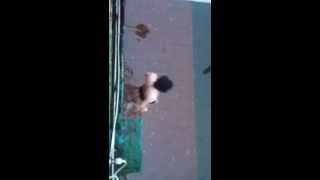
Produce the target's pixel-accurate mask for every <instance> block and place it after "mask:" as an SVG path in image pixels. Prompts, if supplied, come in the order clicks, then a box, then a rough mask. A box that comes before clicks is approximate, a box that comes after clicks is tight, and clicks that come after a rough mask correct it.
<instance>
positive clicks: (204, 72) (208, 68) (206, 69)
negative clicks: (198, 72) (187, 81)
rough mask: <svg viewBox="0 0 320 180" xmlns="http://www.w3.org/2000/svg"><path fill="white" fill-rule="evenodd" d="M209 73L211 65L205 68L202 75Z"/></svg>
mask: <svg viewBox="0 0 320 180" xmlns="http://www.w3.org/2000/svg"><path fill="white" fill-rule="evenodd" d="M210 72H211V65H210V66H208V67H207V68H205V69H204V70H203V72H202V73H203V74H208V73H210Z"/></svg>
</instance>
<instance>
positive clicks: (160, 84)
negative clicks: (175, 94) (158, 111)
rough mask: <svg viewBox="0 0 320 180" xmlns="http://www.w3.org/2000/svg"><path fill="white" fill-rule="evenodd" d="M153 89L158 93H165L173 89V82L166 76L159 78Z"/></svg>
mask: <svg viewBox="0 0 320 180" xmlns="http://www.w3.org/2000/svg"><path fill="white" fill-rule="evenodd" d="M153 87H155V88H156V89H157V90H159V91H160V92H162V93H165V92H167V91H169V90H170V89H171V88H172V87H173V82H172V81H171V80H170V79H169V78H168V76H161V77H159V78H158V79H157V81H156V82H155V83H154V84H153Z"/></svg>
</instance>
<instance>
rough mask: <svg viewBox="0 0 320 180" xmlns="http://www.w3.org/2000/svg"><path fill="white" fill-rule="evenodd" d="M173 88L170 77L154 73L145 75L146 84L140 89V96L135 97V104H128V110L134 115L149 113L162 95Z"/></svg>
mask: <svg viewBox="0 0 320 180" xmlns="http://www.w3.org/2000/svg"><path fill="white" fill-rule="evenodd" d="M172 87H173V82H172V81H171V80H170V79H169V78H168V76H160V77H158V75H157V74H156V73H154V72H148V73H146V74H145V80H144V84H143V85H142V86H140V87H139V91H138V96H135V98H134V99H133V102H132V103H130V104H128V106H127V109H133V110H131V111H133V113H135V114H136V113H138V114H140V115H142V113H145V112H148V111H149V108H150V105H152V104H156V103H157V102H158V97H159V95H160V93H166V92H168V91H169V90H170V89H171V88H172Z"/></svg>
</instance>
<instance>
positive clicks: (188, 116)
mask: <svg viewBox="0 0 320 180" xmlns="http://www.w3.org/2000/svg"><path fill="white" fill-rule="evenodd" d="M125 3H126V5H125V25H126V26H127V27H129V26H130V27H132V26H133V27H134V26H135V25H137V24H144V25H146V26H147V27H148V29H149V30H150V32H149V33H148V34H147V35H146V37H145V38H140V37H139V36H137V35H136V33H135V32H134V31H133V30H132V29H130V28H126V29H125V32H124V54H125V61H126V68H127V72H128V74H127V77H126V83H127V84H131V85H133V86H139V85H141V84H142V83H143V77H144V73H146V72H148V71H153V72H156V73H159V74H160V75H168V76H169V77H170V78H171V79H172V80H173V82H174V88H173V89H172V90H171V91H169V92H168V93H166V94H161V95H160V97H159V103H158V104H156V105H154V106H153V107H152V109H151V110H150V112H148V113H146V114H145V115H144V116H143V119H144V139H143V144H144V163H143V164H144V168H143V171H142V172H140V173H137V174H130V175H128V180H150V179H152V180H209V179H211V173H212V172H211V72H210V70H209V69H208V67H209V66H210V65H211V4H205V3H194V2H187V1H178V0H175V1H174V0H161V1H159V0H139V1H126V2H125ZM204 71H205V72H206V73H204Z"/></svg>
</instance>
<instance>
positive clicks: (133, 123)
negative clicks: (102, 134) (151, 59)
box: [109, 0, 143, 179]
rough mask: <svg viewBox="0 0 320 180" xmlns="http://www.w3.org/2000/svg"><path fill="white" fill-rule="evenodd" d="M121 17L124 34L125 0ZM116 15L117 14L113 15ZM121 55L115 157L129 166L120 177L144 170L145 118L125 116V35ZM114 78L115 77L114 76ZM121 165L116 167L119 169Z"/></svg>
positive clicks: (112, 34) (112, 0)
mask: <svg viewBox="0 0 320 180" xmlns="http://www.w3.org/2000/svg"><path fill="white" fill-rule="evenodd" d="M116 1H117V0H111V4H112V9H111V11H112V13H115V12H116V8H117V7H116V4H117V3H116ZM120 4H121V12H120V13H121V17H122V20H121V22H122V24H121V34H123V29H122V27H123V22H124V18H123V17H124V11H123V10H124V3H123V0H121V3H120ZM112 17H116V16H112ZM111 21H112V22H109V23H110V25H111V28H112V29H111V30H112V31H110V30H109V38H110V39H114V38H115V34H114V32H115V31H114V29H113V28H114V27H115V26H114V25H115V19H113V18H111ZM110 32H111V33H110ZM120 41H121V42H120V48H119V49H120V55H121V60H120V61H121V62H120V65H119V66H120V70H121V77H120V89H119V92H120V102H119V117H118V120H117V127H116V142H115V149H116V152H115V157H121V158H123V159H125V160H126V161H127V166H126V167H125V168H124V169H122V171H121V172H120V173H119V175H120V179H121V178H122V176H125V175H127V174H129V173H137V172H140V171H141V170H142V167H143V163H142V162H143V155H142V154H143V120H142V119H141V118H137V119H127V118H126V117H125V116H124V93H125V91H124V61H125V59H124V55H123V37H122V36H120ZM109 45H110V46H109V47H111V49H109V51H110V52H111V53H110V54H112V55H113V54H114V50H115V49H114V42H113V41H110V44H109ZM113 60H114V59H113V58H109V67H110V69H109V77H113V75H112V74H113V72H114V69H112V67H113ZM113 78H114V77H113ZM111 82H112V80H111V79H109V92H112V91H114V90H115V87H113V85H112V83H111ZM111 96H112V93H109V99H112V97H111ZM111 104H112V102H110V101H109V107H110V105H111ZM111 111H112V109H109V112H111ZM111 121H112V120H111V119H110V117H109V147H110V141H111V134H112V126H111V124H112V123H111ZM118 168H119V167H116V169H118Z"/></svg>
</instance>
